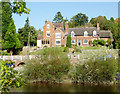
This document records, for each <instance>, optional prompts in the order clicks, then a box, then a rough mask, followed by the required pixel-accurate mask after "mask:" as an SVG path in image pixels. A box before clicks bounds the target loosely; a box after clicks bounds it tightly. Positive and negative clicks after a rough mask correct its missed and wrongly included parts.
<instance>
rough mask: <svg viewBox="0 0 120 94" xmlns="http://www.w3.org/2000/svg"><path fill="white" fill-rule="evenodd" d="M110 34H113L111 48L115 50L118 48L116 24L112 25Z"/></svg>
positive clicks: (118, 34)
mask: <svg viewBox="0 0 120 94" xmlns="http://www.w3.org/2000/svg"><path fill="white" fill-rule="evenodd" d="M111 32H112V34H113V39H114V41H113V47H114V48H116V49H119V48H120V27H119V25H118V23H114V25H113V26H112V28H111Z"/></svg>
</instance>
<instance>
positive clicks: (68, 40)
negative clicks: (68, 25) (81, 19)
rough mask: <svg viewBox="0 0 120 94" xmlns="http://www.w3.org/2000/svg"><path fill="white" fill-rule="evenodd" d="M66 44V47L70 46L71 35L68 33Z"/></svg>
mask: <svg viewBox="0 0 120 94" xmlns="http://www.w3.org/2000/svg"><path fill="white" fill-rule="evenodd" d="M66 46H67V47H71V36H70V35H68V36H67V43H66Z"/></svg>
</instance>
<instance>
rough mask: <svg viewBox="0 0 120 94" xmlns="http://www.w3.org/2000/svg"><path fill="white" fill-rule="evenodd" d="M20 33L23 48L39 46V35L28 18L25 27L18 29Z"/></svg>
mask: <svg viewBox="0 0 120 94" xmlns="http://www.w3.org/2000/svg"><path fill="white" fill-rule="evenodd" d="M18 33H19V35H18V37H19V39H20V41H21V44H22V46H29V45H36V44H37V33H36V30H35V28H34V27H33V26H30V25H29V18H27V20H26V23H25V26H24V27H23V28H19V29H18Z"/></svg>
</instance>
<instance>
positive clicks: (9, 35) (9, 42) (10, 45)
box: [5, 19, 20, 55]
mask: <svg viewBox="0 0 120 94" xmlns="http://www.w3.org/2000/svg"><path fill="white" fill-rule="evenodd" d="M19 47H20V41H19V39H18V37H17V33H16V28H15V25H14V21H13V19H12V21H11V23H10V24H9V26H8V30H7V32H6V34H5V48H6V49H8V50H10V52H11V55H12V53H13V50H14V49H17V48H19Z"/></svg>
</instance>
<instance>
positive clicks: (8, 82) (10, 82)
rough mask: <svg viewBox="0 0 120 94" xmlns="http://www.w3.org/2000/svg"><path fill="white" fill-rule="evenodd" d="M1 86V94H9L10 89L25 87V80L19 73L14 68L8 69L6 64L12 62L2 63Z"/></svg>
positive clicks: (0, 64)
mask: <svg viewBox="0 0 120 94" xmlns="http://www.w3.org/2000/svg"><path fill="white" fill-rule="evenodd" d="M0 62H1V63H0V74H1V79H0V86H1V88H0V89H1V92H9V91H10V90H9V89H10V88H13V87H16V88H20V87H22V86H23V85H24V80H23V79H22V78H23V77H22V75H21V74H20V73H18V72H17V71H15V70H13V67H10V66H9V67H7V65H6V64H10V63H11V62H7V61H0Z"/></svg>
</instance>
